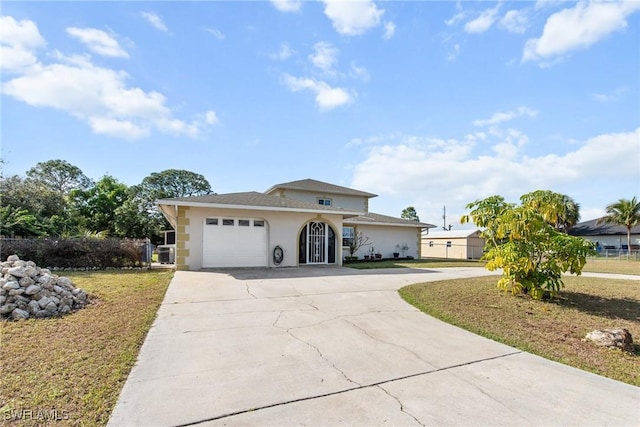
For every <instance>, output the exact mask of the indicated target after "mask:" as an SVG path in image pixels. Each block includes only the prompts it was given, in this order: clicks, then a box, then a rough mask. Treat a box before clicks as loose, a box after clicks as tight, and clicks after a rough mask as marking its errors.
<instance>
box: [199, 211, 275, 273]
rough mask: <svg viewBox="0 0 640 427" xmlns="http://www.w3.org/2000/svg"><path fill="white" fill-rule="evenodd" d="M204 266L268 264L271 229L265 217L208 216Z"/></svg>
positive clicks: (203, 258) (203, 255)
mask: <svg viewBox="0 0 640 427" xmlns="http://www.w3.org/2000/svg"><path fill="white" fill-rule="evenodd" d="M202 240H203V246H204V247H203V251H202V266H203V267H205V268H214V267H265V266H267V228H266V226H265V222H264V220H259V219H246V218H207V220H206V221H205V224H204V236H203V239H202Z"/></svg>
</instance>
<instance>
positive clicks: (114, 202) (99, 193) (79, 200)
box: [71, 175, 129, 235]
mask: <svg viewBox="0 0 640 427" xmlns="http://www.w3.org/2000/svg"><path fill="white" fill-rule="evenodd" d="M71 197H72V201H73V202H72V203H73V205H74V208H75V210H76V211H77V212H78V213H79V214H80V215H81V216H82V217H84V219H85V221H86V222H85V227H86V228H87V230H89V231H93V232H103V231H105V232H107V233H108V234H109V235H116V229H115V215H116V210H117V209H118V207H120V206H122V205H123V204H124V203H125V202H126V201H127V200H128V199H129V191H128V188H127V186H126V185H125V184H123V183H121V182H119V181H118V180H117V179H115V178H114V177H112V176H109V175H105V176H103V177H102V178H101V179H100V180H99V181H98V182H96V183H95V185H94V186H93V187H91V188H89V189H88V190H73V191H72V192H71Z"/></svg>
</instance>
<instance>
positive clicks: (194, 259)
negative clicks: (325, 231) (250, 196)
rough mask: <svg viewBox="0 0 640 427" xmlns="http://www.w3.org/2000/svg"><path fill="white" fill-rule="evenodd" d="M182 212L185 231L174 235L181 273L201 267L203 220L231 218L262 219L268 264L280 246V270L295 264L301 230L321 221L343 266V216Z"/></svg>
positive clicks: (259, 212) (262, 212)
mask: <svg viewBox="0 0 640 427" xmlns="http://www.w3.org/2000/svg"><path fill="white" fill-rule="evenodd" d="M180 209H181V210H179V212H181V211H182V212H183V219H182V223H181V222H180V215H179V218H178V224H179V225H178V227H179V229H180V227H181V226H182V227H184V229H183V230H184V231H183V232H182V233H180V230H178V233H177V236H178V239H177V242H176V245H177V258H176V264H177V268H178V269H181V270H198V269H200V268H202V254H203V244H204V242H203V227H204V223H205V219H206V218H234V219H250V218H255V219H263V220H265V222H266V227H267V242H268V243H267V245H268V247H267V261H268V263H269V267H276V266H275V265H274V264H273V256H272V254H273V249H274V248H275V247H276V246H280V247H281V248H282V249H283V251H284V259H283V261H282V263H281V264H280V266H279V267H292V266H297V265H298V237H299V235H300V231H301V230H302V228H303V227H304V225H305V224H307V223H308V222H310V221H323V222H326V223H328V224H329V225H331V226H332V227H333V229H334V231H335V232H336V241H337V246H338V253H337V254H336V263H337V264H342V261H341V260H342V253H341V252H342V246H341V244H340V242H342V216H341V215H327V214H322V215H318V214H311V213H291V212H273V211H254V210H244V209H212V208H197V207H190V208H188V209H184V208H182V207H181V208H180Z"/></svg>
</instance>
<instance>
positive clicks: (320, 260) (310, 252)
mask: <svg viewBox="0 0 640 427" xmlns="http://www.w3.org/2000/svg"><path fill="white" fill-rule="evenodd" d="M307 242H308V248H307V263H308V264H324V263H325V262H326V260H327V246H328V245H327V226H326V224H325V223H323V222H312V223H309V225H308V226H307Z"/></svg>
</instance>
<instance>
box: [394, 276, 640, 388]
mask: <svg viewBox="0 0 640 427" xmlns="http://www.w3.org/2000/svg"><path fill="white" fill-rule="evenodd" d="M497 280H498V277H497V276H494V277H482V278H475V279H462V280H448V281H442V282H431V283H422V284H416V285H411V286H407V287H404V288H402V289H400V295H401V296H402V297H403V298H404V299H405V300H406V301H407V302H409V303H410V304H412V305H414V306H416V307H417V308H419V309H420V310H422V311H423V312H425V313H428V314H430V315H432V316H434V317H437V318H439V319H441V320H444V321H445V322H448V323H451V324H454V325H457V326H460V327H462V328H464V329H467V330H469V331H471V332H474V333H477V334H479V335H483V336H485V337H488V338H491V339H494V340H496V341H499V342H502V343H505V344H507V345H510V346H513V347H517V348H519V349H522V350H525V351H528V352H531V353H534V354H538V355H540V356H542V357H545V358H548V359H551V360H555V361H558V362H561V363H565V364H567V365H571V366H574V367H577V368H580V369H584V370H587V371H591V372H595V373H597V374H600V375H603V376H606V377H609V378H613V379H616V380H619V381H623V382H626V383H629V384H633V385H635V386H640V282H638V281H631V280H611V279H600V278H590V277H567V278H565V285H566V287H565V288H564V290H563V291H562V292H561V293H560V294H559V295H558V296H557V297H556V298H555V299H554V300H552V301H534V300H532V299H531V298H528V297H524V296H517V297H514V296H512V295H511V294H504V293H502V292H501V291H499V290H498V289H497V288H496V282H497ZM604 328H626V329H628V330H629V331H630V332H631V334H632V336H633V337H634V340H635V352H634V353H633V354H631V353H627V352H623V351H619V350H609V349H606V348H602V347H598V346H596V345H595V344H593V343H591V342H583V341H582V338H583V337H584V336H585V335H586V334H587V333H588V332H590V331H592V330H595V329H604Z"/></svg>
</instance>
